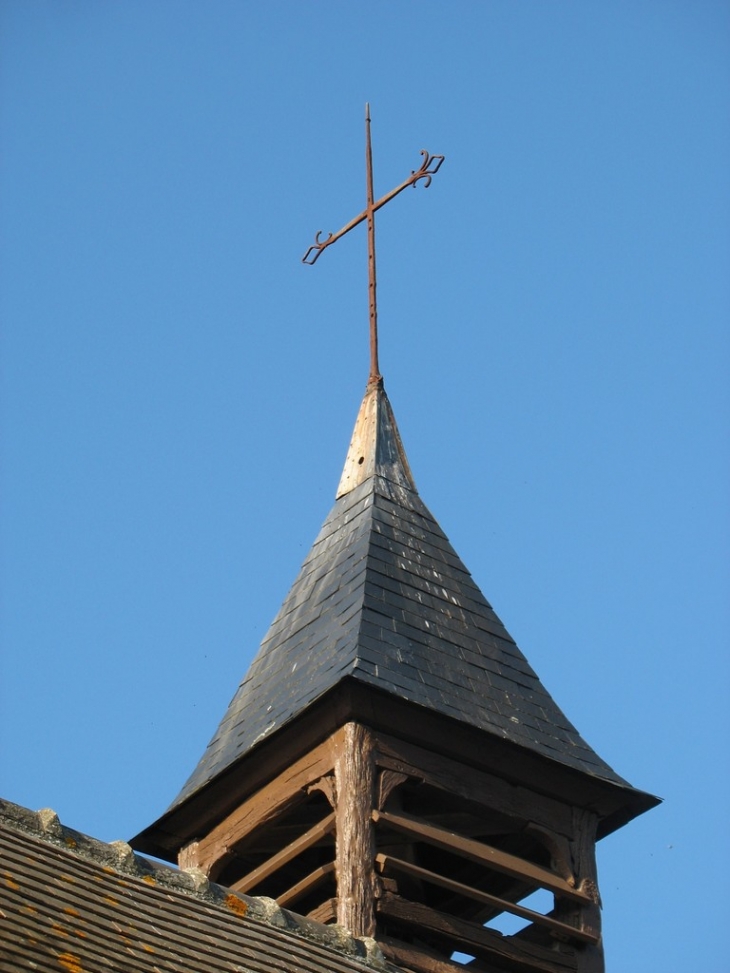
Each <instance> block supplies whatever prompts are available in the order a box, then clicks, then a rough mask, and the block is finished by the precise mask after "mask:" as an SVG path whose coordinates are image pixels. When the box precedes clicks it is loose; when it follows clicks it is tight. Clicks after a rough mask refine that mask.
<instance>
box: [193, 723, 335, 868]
mask: <svg viewBox="0 0 730 973" xmlns="http://www.w3.org/2000/svg"><path fill="white" fill-rule="evenodd" d="M332 766H333V755H332V746H331V744H330V741H329V740H326V741H325V742H324V743H322V744H320V746H318V747H316V748H315V749H314V750H313V751H312V752H311V753H309V754H307V755H306V756H304V757H302V758H301V759H300V760H297V761H296V763H294V764H292V766H291V767H289V768H288V769H287V770H286V771H284V773H282V774H280V775H279V776H278V777H277V778H275V779H274V780H272V781H271V782H270V783H268V784H267V785H266V786H265V787H262V788H261V790H260V791H258V793H256V794H254V795H253V796H252V797H250V798H249V799H248V800H247V801H244V803H243V804H241V806H240V807H238V808H236V810H235V811H234V812H233V813H232V814H230V815H229V816H228V817H227V818H225V820H223V821H221V823H220V824H219V825H217V826H216V827H215V828H213V830H212V831H210V832H209V833H208V834H207V835H206V836H205V837H204V838H201V839H200V841H199V842H198V850H197V857H198V861H197V863H196V864H197V865H198V867H200V868H202V869H203V870H204V871H205V872H206V873H207V874H209V875H210V876H211V877H215V871H216V870H220V867H221V866H222V864H224V860H225V857H226V856H227V855H228V853H229V852H231V851H232V850H233V848H234V847H235V845H236V844H237V843H238V842H239V841H242V840H243V839H244V838H245V837H246V836H247V835H249V834H251V832H252V831H254V830H255V829H256V828H260V827H262V826H263V825H265V824H268V823H270V822H271V821H273V820H275V819H276V818H277V817H278V816H279V815H280V814H282V813H284V812H285V811H287V810H288V809H289V808H290V807H292V806H293V805H295V804H297V803H299V802H300V801H303V800H304V799H305V797H306V792H307V791H306V789H307V787H308V786H309V785H310V784H311V783H313V782H314V781H316V780H318V779H319V778H320V777H323V776H325V775H326V774H327V773H328V772H329V771H331V770H332Z"/></svg>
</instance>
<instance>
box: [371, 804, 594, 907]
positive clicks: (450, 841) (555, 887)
mask: <svg viewBox="0 0 730 973" xmlns="http://www.w3.org/2000/svg"><path fill="white" fill-rule="evenodd" d="M373 820H374V821H375V822H376V824H377V823H378V822H381V821H382V822H383V824H386V825H388V827H390V828H393V829H394V830H395V831H400V832H401V833H402V834H407V835H408V836H409V837H411V838H415V839H416V840H417V841H425V842H426V844H430V845H435V846H436V847H437V848H443V849H444V850H445V851H450V852H453V853H454V854H455V855H459V856H460V857H462V858H468V859H469V860H470V861H475V862H478V863H479V864H481V865H485V866H486V867H488V868H493V869H494V870H495V871H497V872H502V873H503V874H505V875H510V876H512V877H513V878H517V879H520V880H521V881H526V882H528V883H530V884H533V885H536V886H540V887H541V888H545V889H548V890H549V891H551V892H555V893H557V894H558V895H562V896H565V897H566V898H570V899H572V900H574V901H576V902H582V903H588V902H590V901H591V899H590V897H589V896H588V895H586V893H585V892H581V891H580V890H578V889H575V888H573V887H572V886H570V885H568V883H567V882H566V881H565V879H562V878H560V876H559V875H555V874H554V873H553V872H551V871H550V870H549V869H547V868H542V866H540V865H534V864H533V863H532V862H528V861H525V860H524V859H523V858H518V857H517V855H510V854H509V853H508V852H506V851H501V850H500V849H499V848H492V847H491V846H490V845H485V844H484V843H483V842H481V841H474V839H473V838H464V837H462V836H461V835H458V834H454V832H453V831H447V830H446V829H445V828H439V827H437V826H436V825H434V824H426V823H425V822H424V821H419V820H418V819H417V818H411V817H407V816H405V815H403V814H390V813H389V812H387V811H373Z"/></svg>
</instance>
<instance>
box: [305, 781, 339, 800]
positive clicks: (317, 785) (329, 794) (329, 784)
mask: <svg viewBox="0 0 730 973" xmlns="http://www.w3.org/2000/svg"><path fill="white" fill-rule="evenodd" d="M316 791H319V792H320V793H321V794H324V796H325V797H326V798H327V802H328V804H329V806H330V807H331V808H334V807H336V806H337V797H336V794H335V775H334V774H327V776H326V777H320V778H319V780H315V782H314V783H313V784H310V785H309V787H308V788H307V794H314V793H315V792H316Z"/></svg>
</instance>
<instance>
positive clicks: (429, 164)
mask: <svg viewBox="0 0 730 973" xmlns="http://www.w3.org/2000/svg"><path fill="white" fill-rule="evenodd" d="M421 155H422V156H423V161H422V163H421V166H420V168H419V169H415V170H412V171H411V174H410V176H409V177H408V178H407V179H406V180H405V181H404V182H402V183H401V184H400V186H396V188H395V189H391V191H390V192H389V193H386V194H385V196H383V197H382V198H381V199H379V200H378V201H377V202H374V201H373V153H372V149H371V146H370V105H369V104H367V105H365V170H366V178H367V206H366V207H365V209H364V210H363V211H362V213H360V215H359V216H356V217H355V219H354V220H350V222H349V223H347V224H346V225H345V226H343V227H342V229H341V230H338V232H337V233H330V234H329V235H328V237H327V239H326V240H320V237H321V236H322V231H321V230H319V231H318V233H317V234H316V235H315V237H314V243H313V244H312V246H311V247H310V248H309V250H307V252H306V253H305V254H304V256H303V257H302V263H305V264H310V265H312V264H314V263H316V261H317V260H318V258H319V256H320V254H321V253H322V251H323V250H325V249H326V248H327V247H329V246H330V245H331V244H333V243H334V242H335V241H336V240H339V239H340V237H343V236H344V235H345V234H346V233H349V232H350V230H352V229H353V228H354V227H356V226H357V225H358V224H359V223H362V222H363V220H367V221H368V279H369V284H368V295H369V299H370V378H369V380H368V385H372V384H377V383H379V382H381V381H382V377H381V375H380V367H379V365H378V304H377V300H376V284H377V279H376V273H375V213H376V212H377V210H379V209H380V207H381V206H385V204H386V203H389V202H390V201H391V199H393V198H394V197H395V196H397V195H398V193H402V192H403V190H404V189H406V188H407V187H408V186H415V185H416V183H417V182H420V180H421V179H425V180H426V183H425V188H426V189H428V187H429V186H430V185H431V177H432V176H435V175H436V173H437V172H438V171H439V169H440V167H441V163H442V162H443V161H444V157H443V156H442V155H431V154H430V153H429V152H427V151H426V149H421Z"/></svg>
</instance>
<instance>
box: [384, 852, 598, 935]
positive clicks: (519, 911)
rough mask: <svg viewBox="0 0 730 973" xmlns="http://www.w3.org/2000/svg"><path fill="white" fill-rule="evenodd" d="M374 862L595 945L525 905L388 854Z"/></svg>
mask: <svg viewBox="0 0 730 973" xmlns="http://www.w3.org/2000/svg"><path fill="white" fill-rule="evenodd" d="M375 861H376V862H377V863H378V866H379V867H381V868H384V869H387V868H388V867H390V868H392V869H393V870H394V871H396V872H404V873H405V874H406V875H413V876H414V877H415V878H420V879H421V880H422V881H424V882H430V883H431V884H432V885H438V886H440V887H441V888H444V889H448V890H449V891H450V892H455V893H456V894H457V895H462V896H464V897H465V898H468V899H473V900H474V901H475V902H481V903H483V904H484V905H488V906H494V907H495V908H497V909H499V910H501V911H502V912H510V913H512V915H515V916H520V917H521V918H522V919H527V920H529V921H530V922H534V923H535V924H536V925H539V926H544V927H545V928H546V929H550V930H551V931H552V932H555V933H558V934H559V935H560V936H562V937H567V938H569V939H576V940H578V941H579V942H588V943H596V942H597V939H596V937H595V935H594V934H592V933H590V932H584V931H583V930H582V929H576V928H575V926H569V925H568V924H567V923H565V922H559V921H558V920H557V919H552V918H551V917H550V916H545V915H543V914H542V913H540V912H535V911H533V910H532V909H527V908H525V906H522V905H519V904H518V903H516V902H509V901H508V900H507V899H501V898H499V897H498V896H496V895H490V894H489V893H488V892H482V891H481V889H475V888H472V887H471V886H470V885H464V884H463V883H462V882H457V881H455V880H454V879H452V878H446V877H445V876H443V875H438V874H437V873H436V872H431V871H429V870H428V869H426V868H421V867H420V865H414V864H412V863H411V862H405V861H402V860H401V859H399V858H393V857H392V856H391V855H383V854H379V855H376V856H375Z"/></svg>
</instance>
